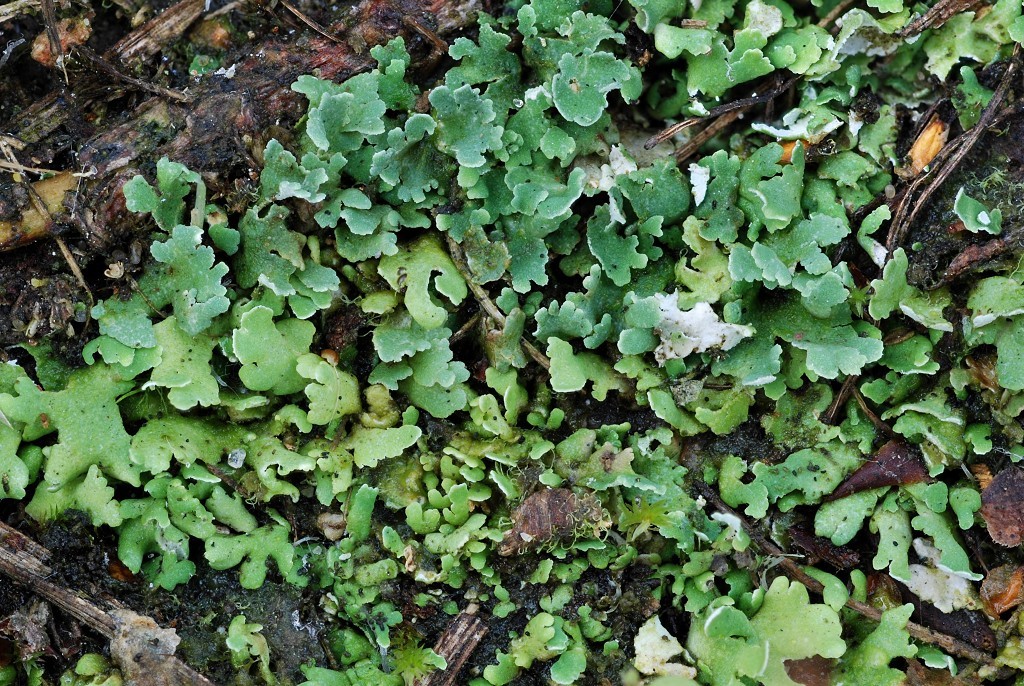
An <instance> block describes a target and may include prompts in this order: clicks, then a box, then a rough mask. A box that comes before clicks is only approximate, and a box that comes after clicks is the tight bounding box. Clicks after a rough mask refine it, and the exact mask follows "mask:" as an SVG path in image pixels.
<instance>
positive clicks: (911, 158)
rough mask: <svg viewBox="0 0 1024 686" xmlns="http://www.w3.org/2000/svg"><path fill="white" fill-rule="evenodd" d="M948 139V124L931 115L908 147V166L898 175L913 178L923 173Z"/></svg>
mask: <svg viewBox="0 0 1024 686" xmlns="http://www.w3.org/2000/svg"><path fill="white" fill-rule="evenodd" d="M948 137H949V124H947V123H946V122H944V121H942V120H941V119H939V118H938V117H937V116H935V115H932V118H931V120H930V121H929V122H928V123H927V124H926V125H925V127H924V129H922V130H921V133H919V134H918V136H917V139H915V140H914V144H913V145H912V146H910V152H909V153H907V158H908V164H907V166H906V167H904V168H903V169H902V170H901V171H902V173H901V174H900V175H901V176H904V177H906V178H913V177H915V176H917V175H918V174H920V173H921V172H923V171H924V170H925V167H927V166H928V165H929V164H931V162H932V160H934V159H935V156H936V155H938V154H939V151H940V150H942V146H944V145H945V144H946V139H947V138H948Z"/></svg>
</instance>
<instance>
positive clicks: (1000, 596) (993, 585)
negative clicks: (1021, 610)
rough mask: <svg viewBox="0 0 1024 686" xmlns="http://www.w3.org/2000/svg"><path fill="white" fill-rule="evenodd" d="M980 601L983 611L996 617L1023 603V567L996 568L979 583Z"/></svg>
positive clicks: (1006, 566) (1004, 566)
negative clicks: (982, 603)
mask: <svg viewBox="0 0 1024 686" xmlns="http://www.w3.org/2000/svg"><path fill="white" fill-rule="evenodd" d="M981 599H982V601H983V602H984V603H985V611H986V612H988V614H989V615H990V616H992V617H998V616H999V615H1001V614H1002V613H1004V612H1006V611H1007V610H1009V609H1011V608H1014V607H1017V606H1018V605H1020V604H1021V602H1024V567H1019V566H1017V565H1002V566H1001V567H996V568H995V569H993V570H992V571H991V572H989V573H988V574H987V575H986V576H985V580H984V581H982V582H981Z"/></svg>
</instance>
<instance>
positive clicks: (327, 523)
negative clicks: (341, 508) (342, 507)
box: [316, 512, 345, 542]
mask: <svg viewBox="0 0 1024 686" xmlns="http://www.w3.org/2000/svg"><path fill="white" fill-rule="evenodd" d="M316 525H317V527H318V528H319V529H320V531H322V532H323V534H324V538H326V539H327V540H328V541H331V542H334V541H337V540H340V539H341V537H342V536H344V535H345V515H343V514H341V513H339V512H323V513H321V514H320V515H319V516H318V517H317V518H316Z"/></svg>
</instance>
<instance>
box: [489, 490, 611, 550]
mask: <svg viewBox="0 0 1024 686" xmlns="http://www.w3.org/2000/svg"><path fill="white" fill-rule="evenodd" d="M609 526H611V521H610V520H609V519H608V514H607V513H606V512H605V511H604V508H603V507H601V503H600V502H599V501H598V499H597V498H595V497H594V496H592V495H590V494H588V495H584V496H577V495H576V494H575V493H573V492H572V491H570V490H569V489H568V488H546V489H544V490H542V491H537V492H536V493H534V494H532V495H531V496H530V497H528V498H527V499H526V500H524V501H523V502H522V503H521V504H520V505H519V507H517V508H516V509H515V511H514V512H513V513H512V529H511V530H509V531H508V532H506V533H505V537H504V538H503V539H502V541H501V547H500V548H499V549H498V554H499V555H513V554H517V553H522V552H525V551H526V550H530V549H532V548H539V547H540V546H542V545H545V544H548V543H557V542H559V541H562V540H566V539H569V538H572V537H574V536H577V535H584V536H596V535H598V534H600V532H601V531H603V530H604V529H607V528H608V527H609Z"/></svg>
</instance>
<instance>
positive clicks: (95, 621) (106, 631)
mask: <svg viewBox="0 0 1024 686" xmlns="http://www.w3.org/2000/svg"><path fill="white" fill-rule="evenodd" d="M49 555H50V553H49V551H48V550H46V548H44V547H43V546H41V545H39V544H38V543H36V542H35V541H33V540H32V539H30V538H28V537H27V536H25V535H24V534H22V533H21V532H19V531H18V530H17V529H14V528H12V527H10V526H7V525H6V524H4V523H3V522H0V574H3V575H5V576H7V577H9V578H11V579H13V580H14V581H15V582H16V583H18V584H20V585H22V586H24V587H25V588H27V589H29V590H30V591H32V592H33V593H35V594H36V595H38V596H40V597H42V598H45V599H46V600H48V601H50V602H51V603H53V604H54V605H56V606H57V607H59V608H60V609H62V610H63V611H64V612H67V613H68V614H69V615H71V616H72V617H74V618H75V619H77V620H78V621H80V622H82V623H83V624H85V625H87V626H89V627H90V628H92V629H93V630H94V631H96V632H97V633H99V634H100V635H102V636H103V637H104V638H107V639H108V640H113V641H117V640H118V639H119V638H120V637H121V634H123V633H124V631H126V630H128V629H130V627H126V626H124V625H123V624H122V621H121V620H120V619H119V617H130V618H132V619H136V620H142V621H143V622H144V623H145V624H149V625H153V626H155V624H154V623H153V622H152V620H150V619H148V618H145V617H141V616H139V615H136V614H135V613H132V612H128V611H125V610H122V609H118V608H111V611H108V610H106V609H103V608H102V607H100V606H99V605H98V604H97V603H96V602H93V601H91V600H89V599H88V598H87V597H83V596H82V595H81V594H80V593H75V592H73V591H71V590H69V589H66V588H64V587H62V586H58V585H57V584H55V583H53V582H52V581H49V580H48V577H50V576H52V574H53V572H52V570H51V569H50V568H49V567H47V566H46V565H45V564H44V563H43V562H42V559H46V558H48V557H49ZM112 613H113V614H112ZM115 615H117V616H115ZM134 657H135V659H138V656H134ZM153 658H154V659H153V661H147V664H148V665H149V666H152V667H154V668H156V669H159V670H161V671H166V672H167V676H166V680H165V681H164V683H169V684H170V683H176V684H195V685H197V686H213V682H212V681H210V680H209V679H207V678H206V677H204V676H203V675H202V674H200V673H199V672H197V671H195V670H194V669H192V668H191V667H189V666H188V665H186V664H185V663H184V662H182V661H181V660H179V659H178V658H176V657H174V656H173V655H162V654H155V655H153ZM150 683H158V682H157V681H153V682H150Z"/></svg>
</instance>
